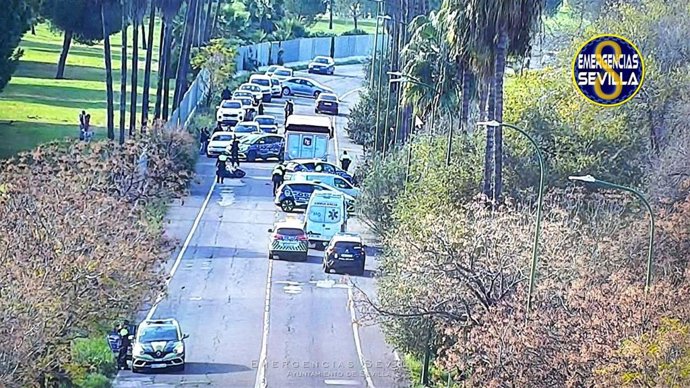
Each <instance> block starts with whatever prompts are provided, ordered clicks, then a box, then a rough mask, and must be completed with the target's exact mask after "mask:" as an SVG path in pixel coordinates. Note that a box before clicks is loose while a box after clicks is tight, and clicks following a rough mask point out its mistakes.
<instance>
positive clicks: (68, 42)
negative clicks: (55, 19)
mask: <svg viewBox="0 0 690 388" xmlns="http://www.w3.org/2000/svg"><path fill="white" fill-rule="evenodd" d="M71 46H72V31H65V35H64V38H63V40H62V51H61V52H60V60H58V64H57V73H55V79H63V78H65V65H66V64H67V54H69V48H70V47H71Z"/></svg>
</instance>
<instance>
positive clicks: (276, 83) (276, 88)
mask: <svg viewBox="0 0 690 388" xmlns="http://www.w3.org/2000/svg"><path fill="white" fill-rule="evenodd" d="M271 95H272V96H273V97H278V98H282V97H283V85H282V84H281V83H280V80H279V79H278V78H275V77H271Z"/></svg>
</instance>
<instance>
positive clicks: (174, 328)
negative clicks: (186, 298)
mask: <svg viewBox="0 0 690 388" xmlns="http://www.w3.org/2000/svg"><path fill="white" fill-rule="evenodd" d="M186 338H189V336H188V335H187V334H182V330H180V324H179V323H178V322H177V320H175V319H173V318H167V319H154V320H146V321H144V322H142V323H140V324H139V327H138V328H137V335H136V337H135V338H134V343H133V344H132V372H134V373H138V372H141V371H142V370H144V369H177V370H184V365H185V344H184V340H185V339H186Z"/></svg>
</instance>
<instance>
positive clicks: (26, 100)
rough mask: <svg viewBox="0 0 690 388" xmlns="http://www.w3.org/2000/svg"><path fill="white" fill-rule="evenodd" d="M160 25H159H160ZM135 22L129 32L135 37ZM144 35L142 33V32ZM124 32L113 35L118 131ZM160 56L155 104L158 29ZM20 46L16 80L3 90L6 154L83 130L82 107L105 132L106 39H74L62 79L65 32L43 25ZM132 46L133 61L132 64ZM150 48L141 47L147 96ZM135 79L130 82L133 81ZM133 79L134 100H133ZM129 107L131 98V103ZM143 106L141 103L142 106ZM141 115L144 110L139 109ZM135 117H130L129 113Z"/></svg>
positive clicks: (0, 117)
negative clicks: (60, 65) (93, 41)
mask: <svg viewBox="0 0 690 388" xmlns="http://www.w3.org/2000/svg"><path fill="white" fill-rule="evenodd" d="M157 30H158V27H157ZM131 35H132V34H131V28H130V31H129V37H130V40H131ZM140 38H141V37H140ZM120 39H121V38H120V34H117V35H113V36H111V40H110V41H111V46H112V50H113V53H112V61H113V88H114V91H115V96H114V97H115V127H116V133H117V131H118V128H117V127H118V123H119V104H118V103H119V100H120V93H119V91H120V58H121V56H120ZM154 42H155V43H154V53H155V54H154V60H153V63H152V69H153V70H154V71H153V73H152V77H151V80H152V82H151V86H152V88H151V90H150V96H151V97H150V98H151V103H150V107H151V110H153V104H154V103H155V93H156V89H155V87H156V82H157V73H156V72H155V70H156V69H157V68H158V62H157V57H158V55H157V54H158V49H157V46H158V44H157V43H158V31H156V35H155V37H154ZM20 47H21V48H22V49H23V50H24V55H23V56H22V58H21V61H20V64H19V67H18V69H17V71H16V72H15V73H14V76H13V77H12V80H11V81H10V83H9V84H8V85H7V86H6V87H5V89H4V90H3V92H2V93H0V136H1V137H2V142H0V158H6V157H9V156H12V155H13V154H15V153H16V152H18V151H21V150H27V149H31V148H33V147H34V146H36V145H38V144H41V143H44V142H47V141H50V140H54V139H59V138H63V137H77V136H78V135H79V119H78V116H79V112H81V111H82V110H86V111H88V112H89V113H90V114H91V123H92V125H93V126H95V127H96V137H98V138H103V137H105V124H106V123H105V115H106V109H105V108H106V105H105V100H106V96H105V70H104V67H105V65H104V61H103V45H102V44H98V45H94V46H86V45H82V44H78V43H76V42H73V44H72V47H71V49H70V52H69V56H68V57H67V66H66V68H65V79H60V80H56V79H55V72H56V69H57V62H58V58H59V56H60V50H61V49H62V35H61V34H55V33H53V32H51V31H50V29H49V28H48V26H47V25H45V24H43V25H39V26H37V28H36V35H31V33H28V32H27V34H26V35H25V36H24V39H23V40H22V43H21V45H20ZM131 53H132V49H131V47H130V48H129V49H128V56H129V58H128V61H127V67H128V69H131V66H132V63H131V60H132V58H131ZM145 55H146V54H145V51H144V50H143V49H142V48H141V43H140V47H139V70H140V71H139V79H138V81H139V82H138V83H139V89H138V90H139V97H138V100H137V102H138V104H139V105H140V104H141V100H142V97H141V95H142V85H143V82H144V75H143V73H144V72H143V70H144V66H145ZM128 84H129V82H128ZM129 90H130V87H129V85H128V101H129ZM127 110H128V111H129V102H128V105H127ZM138 111H139V112H141V108H138ZM138 114H139V115H140V113H138ZM127 123H129V118H127Z"/></svg>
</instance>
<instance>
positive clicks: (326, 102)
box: [314, 93, 338, 116]
mask: <svg viewBox="0 0 690 388" xmlns="http://www.w3.org/2000/svg"><path fill="white" fill-rule="evenodd" d="M314 113H330V114H332V115H336V116H337V115H338V96H336V95H335V94H331V93H321V94H319V97H317V98H316V108H314Z"/></svg>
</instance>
